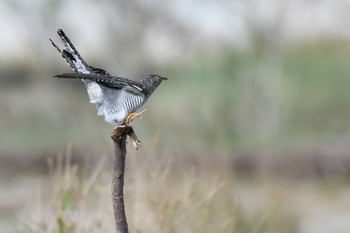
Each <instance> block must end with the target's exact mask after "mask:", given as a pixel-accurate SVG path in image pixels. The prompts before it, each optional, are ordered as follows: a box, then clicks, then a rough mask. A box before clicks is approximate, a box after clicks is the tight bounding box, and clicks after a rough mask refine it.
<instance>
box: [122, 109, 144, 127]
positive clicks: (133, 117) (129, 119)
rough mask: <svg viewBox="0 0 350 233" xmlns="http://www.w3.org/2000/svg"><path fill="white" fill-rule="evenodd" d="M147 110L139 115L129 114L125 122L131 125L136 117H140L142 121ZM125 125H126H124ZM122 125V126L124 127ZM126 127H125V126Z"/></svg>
mask: <svg viewBox="0 0 350 233" xmlns="http://www.w3.org/2000/svg"><path fill="white" fill-rule="evenodd" d="M146 110H147V109H145V110H143V111H141V112H139V113H129V115H128V117H127V118H126V120H125V125H129V124H130V123H131V121H133V120H134V119H135V117H139V118H140V119H142V116H141V114H142V113H144V112H145V111H146ZM123 124H124V123H123ZM123 124H121V126H122V125H123ZM124 127H125V126H124Z"/></svg>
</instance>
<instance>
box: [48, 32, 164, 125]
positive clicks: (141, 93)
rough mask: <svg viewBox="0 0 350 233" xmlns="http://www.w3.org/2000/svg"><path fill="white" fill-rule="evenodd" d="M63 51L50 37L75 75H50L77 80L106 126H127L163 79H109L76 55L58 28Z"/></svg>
mask: <svg viewBox="0 0 350 233" xmlns="http://www.w3.org/2000/svg"><path fill="white" fill-rule="evenodd" d="M57 34H58V36H59V37H60V38H61V41H62V44H63V45H64V49H62V50H61V49H60V48H59V47H58V46H57V45H56V44H55V43H54V42H53V41H52V40H51V39H50V38H49V40H50V41H51V43H52V45H53V46H54V47H55V48H56V49H57V51H58V52H59V53H60V54H61V56H62V57H63V59H64V60H65V61H66V62H67V63H68V64H69V66H70V67H71V68H72V69H73V71H75V73H62V74H57V75H53V76H52V77H53V78H66V79H81V80H82V81H83V82H84V84H85V87H86V90H87V93H88V96H89V100H90V103H93V104H96V108H97V115H99V116H104V119H105V121H106V122H107V123H110V124H113V125H115V124H117V125H122V124H124V125H125V124H129V123H130V122H131V120H132V119H133V118H134V117H136V116H138V117H141V116H140V114H141V113H142V112H143V111H142V112H141V113H136V111H137V110H138V109H139V108H140V107H141V106H143V105H144V103H145V102H146V101H147V100H148V99H149V97H150V96H151V95H152V93H153V92H154V91H155V90H156V89H157V87H158V86H159V85H160V84H161V83H162V81H164V80H168V79H167V78H166V77H162V76H160V75H157V74H150V75H147V76H146V77H145V78H143V79H142V80H140V81H134V80H131V79H128V78H123V77H118V76H112V75H111V74H110V73H108V72H107V71H106V70H104V69H101V68H95V67H92V66H89V65H88V64H87V63H86V62H85V61H84V59H83V58H82V56H81V55H80V54H79V52H78V51H77V49H76V48H75V47H74V45H73V43H72V42H71V41H70V40H69V38H68V37H67V36H66V34H65V33H64V31H63V30H62V29H58V30H57Z"/></svg>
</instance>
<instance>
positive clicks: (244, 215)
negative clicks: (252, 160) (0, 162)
mask: <svg viewBox="0 0 350 233" xmlns="http://www.w3.org/2000/svg"><path fill="white" fill-rule="evenodd" d="M128 159H129V160H131V161H129V162H131V163H132V164H133V163H134V162H135V161H136V160H140V161H141V164H140V163H139V164H138V166H137V168H133V165H131V166H129V170H128V171H127V174H126V184H125V188H126V194H125V195H126V208H127V217H128V221H129V229H130V231H131V232H169V233H170V232H185V233H186V232H188V233H190V232H203V233H204V232H238V233H239V232H252V233H256V232H269V233H273V232H276V233H277V232H278V233H280V232H296V229H297V223H296V219H295V217H294V216H293V215H292V214H291V213H289V212H288V211H285V209H284V208H282V207H281V205H280V204H281V202H280V198H275V197H274V196H269V197H264V194H263V195H260V194H258V195H257V193H254V191H253V192H251V191H249V190H250V188H249V187H244V185H242V184H241V183H238V182H237V180H235V179H234V177H233V176H230V175H228V174H223V175H222V176H220V175H214V174H210V173H206V172H203V171H196V170H195V169H194V168H191V169H180V170H179V169H176V170H175V169H173V168H172V162H171V161H169V160H168V161H164V160H162V159H160V160H158V161H156V162H153V163H143V162H147V161H146V160H147V158H143V159H142V158H141V159H140V158H137V157H134V158H128ZM107 160H108V159H106V157H103V158H101V160H100V161H99V162H98V163H97V164H95V165H94V166H93V169H92V170H90V169H85V168H84V167H83V166H82V167H78V166H76V165H71V162H70V161H71V153H70V152H68V153H65V155H64V156H63V155H62V154H61V155H59V156H58V157H57V160H55V161H54V160H48V165H49V167H50V175H49V177H48V179H47V180H45V182H44V183H43V184H42V186H41V189H40V190H39V191H38V196H37V203H36V204H35V206H32V210H33V209H35V211H31V212H30V213H26V214H25V215H24V217H23V219H26V220H25V221H23V225H22V230H21V231H20V232H33V233H34V232H35V233H41V232H49V233H68V232H114V219H113V212H112V205H111V198H110V184H111V179H110V178H111V173H110V172H111V170H110V163H106V161H107ZM148 162H150V161H148ZM127 163H128V161H127ZM265 194H266V192H265ZM257 197H259V198H257ZM259 199H260V200H259Z"/></svg>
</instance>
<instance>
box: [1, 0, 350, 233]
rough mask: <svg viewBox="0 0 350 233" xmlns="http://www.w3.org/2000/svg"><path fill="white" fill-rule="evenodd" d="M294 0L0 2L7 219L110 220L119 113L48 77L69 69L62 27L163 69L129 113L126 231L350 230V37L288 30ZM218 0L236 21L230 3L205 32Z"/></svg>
mask: <svg viewBox="0 0 350 233" xmlns="http://www.w3.org/2000/svg"><path fill="white" fill-rule="evenodd" d="M289 2H292V1H285V2H284V3H281V4H280V5H279V4H277V3H276V4H272V5H274V6H272V5H271V6H269V9H268V10H267V8H266V7H262V6H261V5H260V4H259V1H249V2H247V3H244V4H246V5H245V7H247V8H244V7H242V8H239V7H237V8H236V5H232V4H231V3H230V1H226V2H225V1H224V2H220V3H218V5H216V4H213V5H210V4H211V1H205V2H203V6H206V8H205V9H210V11H208V12H206V11H203V9H204V8H203V9H202V8H201V7H202V4H201V6H199V5H198V6H196V9H194V8H191V7H188V6H187V7H186V6H182V5H181V4H180V5H176V3H175V2H173V3H170V2H165V1H164V2H157V4H153V5H152V4H149V3H148V2H147V1H136V0H134V1H128V3H125V2H124V1H114V2H112V1H108V0H102V1H98V2H94V1H86V2H84V3H83V2H82V1H74V2H73V1H71V2H69V1H62V0H53V1H45V2H41V1H35V3H34V2H33V4H32V3H30V4H28V3H26V2H24V1H5V2H1V3H0V6H1V7H0V13H2V14H3V15H4V19H5V18H9V20H7V21H6V20H3V21H2V22H0V24H1V23H2V25H3V26H4V25H5V26H7V27H6V30H8V31H6V32H7V34H4V36H3V40H5V39H6V38H8V37H6V36H7V35H9V34H11V33H13V34H14V36H12V37H9V38H10V39H11V40H10V41H9V39H7V41H5V42H9V44H8V46H3V47H2V48H3V50H4V51H2V53H1V54H0V112H1V118H0V131H1V134H0V184H1V186H2V191H1V192H0V231H1V232H23V233H24V232H33V233H34V232H35V233H39V232H40V233H41V232H52V233H67V232H112V231H113V230H114V223H113V216H112V214H113V213H112V206H111V198H110V187H109V186H110V183H111V180H110V178H111V177H110V175H111V174H110V172H111V167H110V161H111V159H112V158H111V156H110V154H111V151H112V144H111V139H110V134H111V130H112V128H113V126H111V125H108V124H106V123H105V122H104V120H103V118H102V117H98V116H97V115H96V109H95V106H94V105H92V104H90V103H88V98H87V94H86V90H85V88H84V86H83V85H82V83H81V82H80V81H77V80H56V79H52V78H50V76H52V75H53V74H57V73H61V72H67V71H68V72H69V71H70V69H69V67H68V66H67V65H66V64H65V62H64V61H63V60H62V59H61V57H60V56H59V55H58V54H57V52H56V51H55V49H54V48H52V47H51V44H50V42H49V41H48V37H50V38H52V39H53V40H54V41H58V40H59V39H58V37H57V36H56V35H55V30H56V29H57V28H63V29H64V30H65V31H66V33H67V35H68V36H69V37H70V38H71V40H72V41H73V43H74V44H75V45H76V47H77V49H78V50H79V51H80V52H81V54H82V56H83V57H84V58H85V60H86V61H87V62H88V64H90V65H92V66H96V67H101V68H104V69H106V70H108V71H109V72H110V73H112V74H115V75H118V76H125V77H128V78H132V79H138V78H139V79H141V78H142V77H143V76H144V75H145V74H147V73H159V74H161V75H164V76H166V77H168V79H169V80H168V81H167V82H164V83H163V84H162V85H161V86H160V87H159V88H158V89H157V91H156V92H155V93H154V95H153V96H152V97H151V99H150V100H149V101H148V103H147V104H146V105H145V106H144V107H143V109H147V110H148V111H146V112H145V113H144V115H143V116H144V118H143V119H142V120H139V119H137V120H135V121H134V123H133V124H134V129H135V130H136V132H137V134H138V137H139V138H140V139H141V141H142V146H143V147H142V148H141V150H140V151H135V150H134V149H133V148H132V147H128V158H127V175H126V185H125V188H126V192H127V193H126V208H127V215H128V221H129V225H130V229H131V231H132V232H236V233H241V232H242V233H243V232H244V233H246V232H250V233H264V232H269V233H274V232H276V233H277V232H278V233H280V232H287V233H289V232H290V233H292V232H293V233H294V232H302V233H320V232H321V233H323V232H344V233H345V232H348V229H349V222H350V221H348V220H349V219H350V217H349V214H348V213H349V211H348V205H347V204H346V203H347V202H348V193H349V185H348V181H349V177H350V159H349V158H350V157H349V151H350V150H349V149H350V146H349V145H350V135H349V132H350V130H349V129H350V123H349V120H348V119H349V118H350V108H349V107H348V106H349V105H350V92H349V84H350V79H349V75H350V66H349V65H348V64H347V63H348V61H349V60H350V55H349V54H350V42H349V39H346V38H345V37H344V38H345V39H344V38H343V39H337V37H327V38H326V37H325V38H323V37H317V36H316V37H312V36H311V37H312V38H313V39H308V40H301V41H298V40H295V41H293V40H292V39H291V40H288V39H289V38H288V39H287V37H288V36H289V34H288V33H287V32H286V31H289V30H292V28H290V27H288V20H290V19H293V20H295V19H298V17H299V16H300V18H302V17H301V15H302V13H303V12H301V10H300V9H304V8H300V9H299V8H298V7H297V6H299V7H300V5H298V4H299V3H295V4H296V5H293V4H294V3H293V4H292V3H289ZM301 2H302V1H301ZM172 4H175V5H172ZM244 4H243V5H244ZM289 4H291V5H289ZM310 4H311V3H310ZM312 4H314V3H312ZM312 4H311V5H312ZM306 5H307V4H306ZM190 6H191V5H190ZM176 7H177V8H178V9H177V8H176ZM270 7H271V9H270ZM307 7H308V6H305V9H306V10H305V12H304V14H306V15H308V16H309V14H307V13H308V11H307ZM220 9H221V10H222V9H226V11H221V10H220ZM247 9H248V10H247ZM293 9H294V11H293ZM342 9H343V8H342ZM201 10H202V13H201ZM212 10H213V11H212ZM231 10H232V12H233V13H232V12H231ZM203 12H204V13H205V14H203ZM213 12H216V13H215V14H214V13H213ZM220 12H221V13H223V12H226V13H227V12H229V15H232V14H234V15H236V17H237V19H239V20H238V21H239V22H240V23H241V27H242V28H244V30H243V33H242V31H239V28H240V27H233V26H234V25H235V24H236V23H237V22H236V21H235V22H233V19H232V18H229V17H228V18H225V14H224V13H223V14H222V15H223V18H222V19H225V22H226V19H228V24H227V25H226V26H224V29H225V30H224V31H225V33H223V34H219V32H220V31H219V29H216V28H215V27H213V26H211V28H212V29H211V30H212V31H210V30H208V31H205V30H206V29H205V28H206V27H209V28H210V25H212V24H211V23H213V24H214V25H215V20H213V19H217V17H218V15H221V14H220ZM264 12H265V14H267V15H268V17H267V18H268V19H266V18H265V17H264V14H262V13H264ZM266 12H267V13H266ZM291 12H292V13H291ZM293 12H294V13H293ZM259 13H260V14H259ZM293 14H294V15H293ZM299 14H300V15H299ZM11 15H15V16H16V17H15V18H16V20H14V21H11V17H10V16H11ZM203 15H204V16H205V17H203ZM17 16H18V17H17ZM184 16H186V17H184ZM189 16H190V17H189ZM213 16H214V17H213ZM288 17H289V18H288ZM311 17H312V15H311ZM315 18H317V19H318V17H315ZM95 19H96V20H95ZM97 19H98V20H97ZM237 19H235V20H237ZM17 20H18V21H17ZM196 20H197V21H198V22H200V23H199V24H196ZM210 20H213V21H210ZM229 20H232V22H231V23H230V21H229ZM93 21H95V22H93ZM23 22H25V23H23ZM208 22H209V24H208ZM210 22H211V23H210ZM302 23H303V24H304V21H303V20H302ZM305 23H306V20H305ZM6 24H8V25H6ZM28 25H31V27H29V26H28ZM296 25H298V24H296ZM299 26H300V25H299ZM32 27H33V28H32ZM231 27H232V28H231ZM28 28H29V29H28ZM218 28H222V27H218ZM15 32H16V33H15ZM228 34H230V35H231V37H226V39H224V37H225V36H224V35H226V36H227V35H228ZM242 34H243V36H242ZM310 34H312V33H310ZM315 34H317V33H315ZM232 35H234V36H233V37H232ZM236 37H237V38H238V37H239V38H240V40H241V43H240V42H239V41H238V46H237V44H235V43H237V41H235V42H233V41H231V40H230V38H231V39H232V38H234V39H236ZM19 38H20V39H22V40H19ZM227 38H229V39H227ZM242 38H243V39H242ZM330 38H333V39H330ZM232 40H233V39H232ZM18 41H20V42H21V43H18ZM23 41H25V42H23ZM5 42H3V43H5ZM240 45H241V46H240ZM6 52H7V55H6ZM14 221H16V222H18V223H19V224H20V226H19V227H18V226H15V227H16V229H14V226H13V225H14V224H13V222H14ZM344 226H345V228H346V230H345V231H342V229H343V228H342V227H344ZM335 229H337V230H338V231H337V230H335ZM339 229H340V230H339Z"/></svg>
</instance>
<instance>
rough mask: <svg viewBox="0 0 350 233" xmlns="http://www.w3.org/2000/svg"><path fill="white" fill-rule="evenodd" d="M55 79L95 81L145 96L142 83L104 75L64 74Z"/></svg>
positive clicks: (55, 76) (56, 76)
mask: <svg viewBox="0 0 350 233" xmlns="http://www.w3.org/2000/svg"><path fill="white" fill-rule="evenodd" d="M53 77H54V78H68V79H83V80H91V81H95V82H97V83H98V84H100V85H102V86H105V87H108V88H112V89H123V90H125V91H128V92H132V93H134V94H136V95H140V94H144V89H143V86H142V84H141V83H139V82H136V81H133V80H130V79H126V78H122V77H117V76H111V75H104V74H78V73H63V74H58V75H54V76H53Z"/></svg>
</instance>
